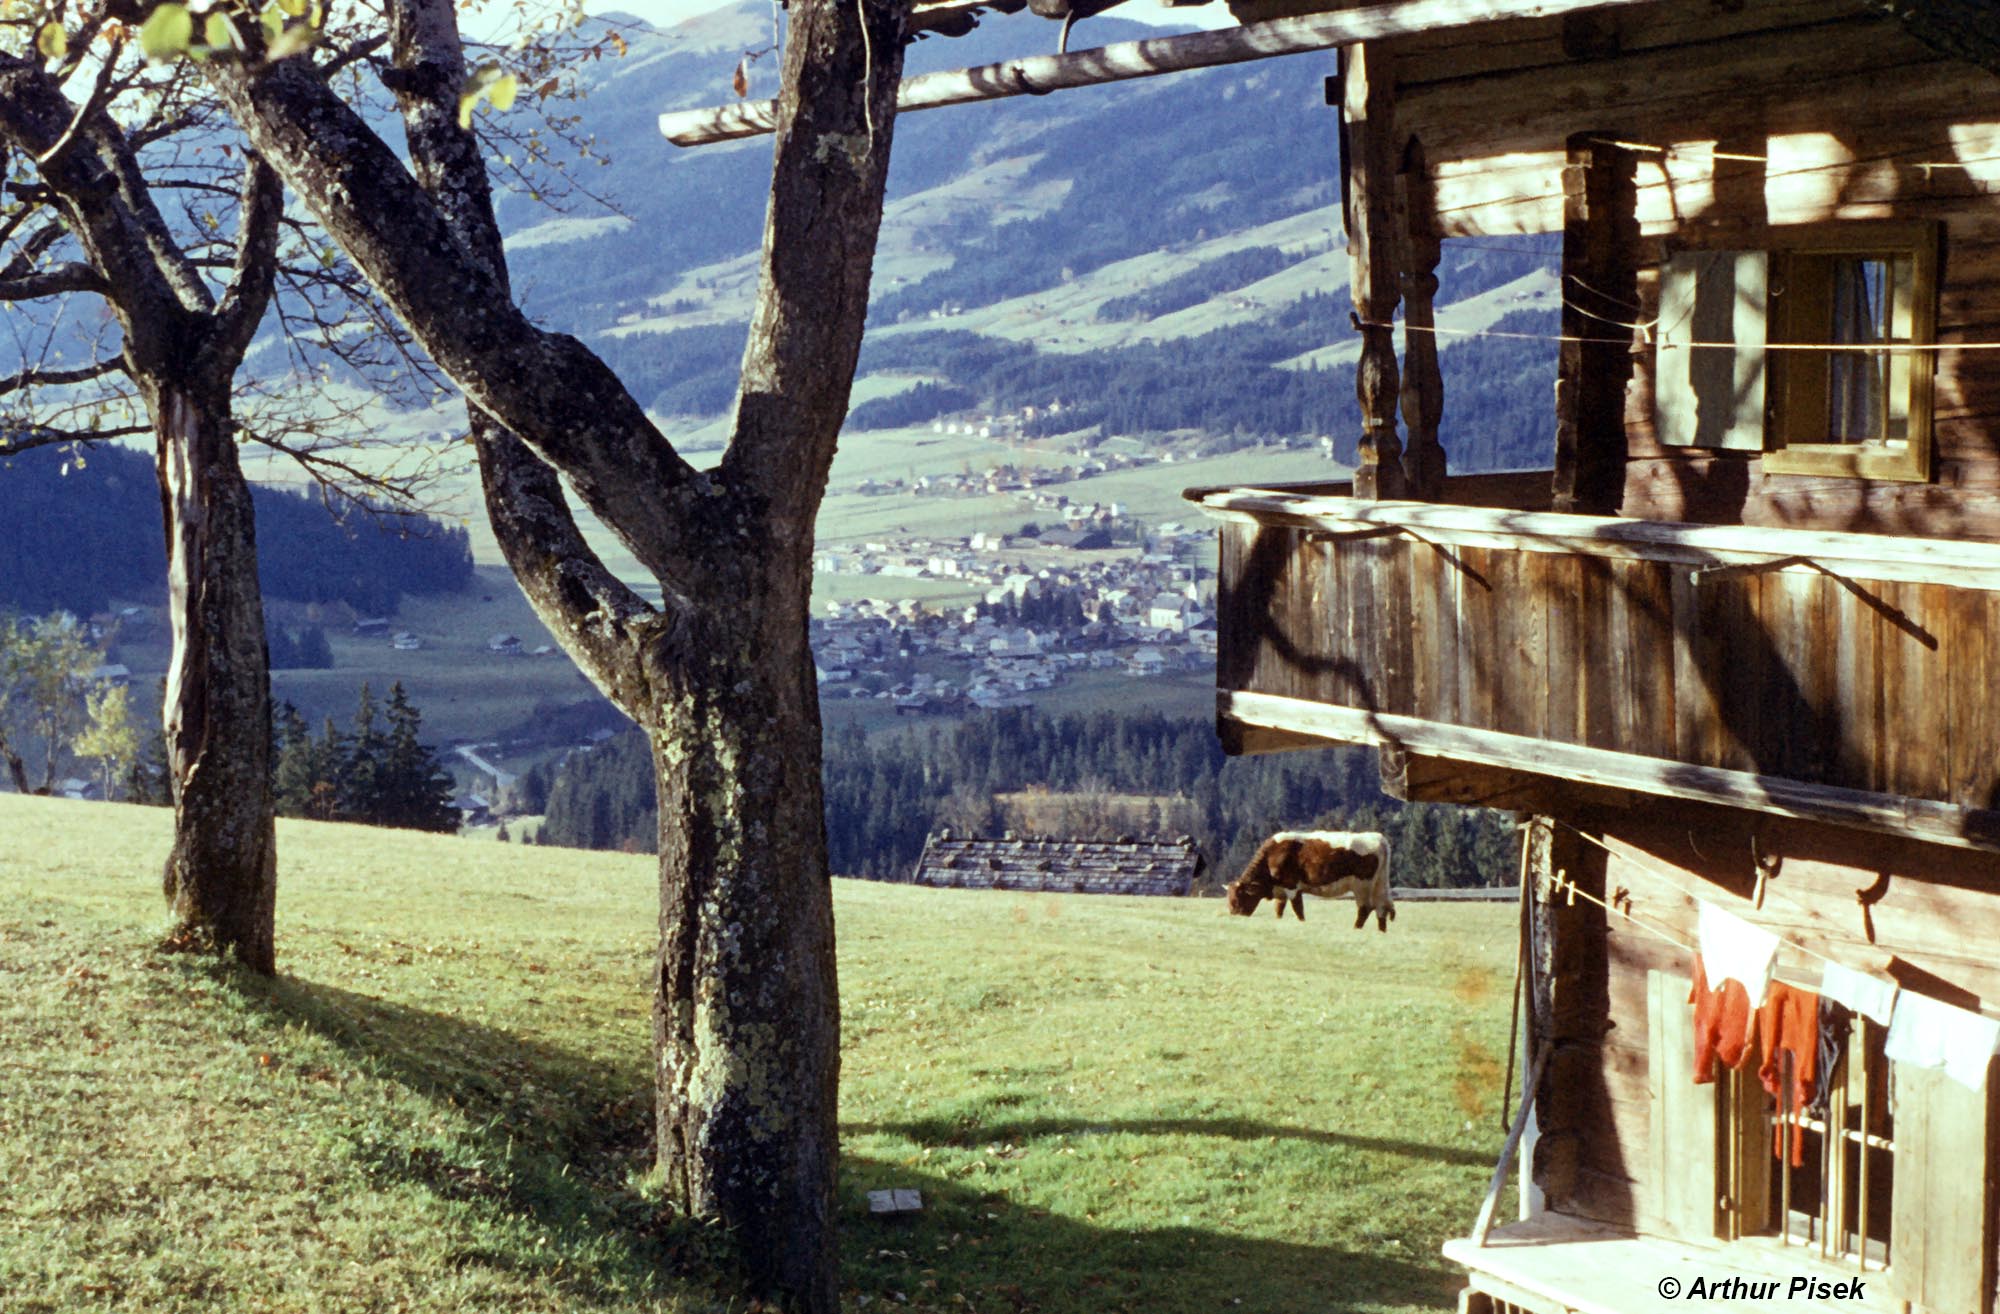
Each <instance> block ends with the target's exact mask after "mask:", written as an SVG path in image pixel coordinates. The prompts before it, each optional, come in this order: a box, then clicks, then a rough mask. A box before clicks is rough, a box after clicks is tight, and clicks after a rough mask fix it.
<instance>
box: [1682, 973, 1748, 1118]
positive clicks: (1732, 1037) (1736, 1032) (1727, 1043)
mask: <svg viewBox="0 0 2000 1314" xmlns="http://www.w3.org/2000/svg"><path fill="white" fill-rule="evenodd" d="M1688 1002H1689V1003H1691V1004H1693V1005H1694V1082H1695V1085H1697V1086H1706V1085H1707V1084H1708V1083H1710V1082H1712V1081H1714V1080H1715V1065H1716V1063H1717V1061H1720V1062H1721V1064H1722V1066H1723V1067H1725V1068H1730V1069H1732V1070H1733V1069H1736V1068H1740V1067H1742V1066H1743V1060H1744V1059H1745V1058H1746V1057H1747V1056H1748V1052H1749V1048H1750V1033H1751V1029H1752V1026H1753V1025H1754V1023H1755V1022H1756V1018H1755V1017H1754V1016H1753V1015H1752V1013H1751V1011H1750V992H1749V991H1748V990H1746V989H1744V988H1743V983H1742V982H1741V981H1738V980H1736V979H1735V978H1734V977H1731V978H1730V979H1729V980H1727V981H1724V982H1723V983H1722V988H1721V989H1719V990H1710V989H1709V988H1708V973H1707V972H1705V971H1703V970H1702V966H1701V955H1700V954H1696V955H1695V956H1694V989H1693V990H1692V991H1691V992H1690V993H1689V994H1688Z"/></svg>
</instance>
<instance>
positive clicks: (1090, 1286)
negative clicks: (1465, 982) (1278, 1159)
mask: <svg viewBox="0 0 2000 1314" xmlns="http://www.w3.org/2000/svg"><path fill="white" fill-rule="evenodd" d="M841 1182H842V1189H841V1216H840V1223H841V1238H842V1245H841V1250H842V1258H843V1261H844V1265H845V1267H844V1268H843V1271H842V1272H843V1281H844V1284H845V1285H846V1286H847V1287H848V1288H849V1289H850V1292H851V1293H866V1294H867V1295H869V1296H870V1297H871V1298H872V1299H873V1300H877V1301H879V1300H883V1299H885V1298H886V1299H887V1300H889V1301H891V1302H895V1303H892V1304H891V1305H889V1306H888V1308H890V1309H894V1308H896V1304H897V1303H900V1302H901V1300H902V1299H907V1300H908V1301H909V1302H910V1304H909V1307H910V1308H915V1309H935V1310H945V1309H952V1310H973V1311H977V1312H978V1314H1183V1312H1192V1311H1197V1310H1199V1311H1209V1310H1223V1311H1239V1310H1240V1311H1243V1312H1244V1314H1294V1312H1296V1314H1306V1312H1307V1311H1311V1312H1312V1314H1331V1312H1332V1311H1340V1310H1350V1309H1371V1310H1372V1309H1381V1308H1385V1307H1387V1308H1397V1307H1412V1306H1415V1307H1424V1306H1428V1307H1432V1308H1445V1309H1448V1308H1451V1307H1452V1306H1453V1305H1454V1304H1455V1302H1456V1299H1457V1292H1458V1289H1459V1288H1460V1287H1462V1286H1464V1280H1463V1278H1462V1276H1459V1275H1458V1274H1457V1272H1456V1270H1454V1269H1453V1268H1452V1266H1451V1265H1449V1264H1448V1263H1447V1262H1446V1261H1445V1260H1444V1259H1443V1258H1442V1257H1441V1256H1439V1255H1436V1254H1425V1253H1422V1252H1421V1251H1419V1250H1418V1249H1416V1248H1414V1247H1407V1248H1406V1249H1405V1253H1403V1254H1387V1253H1381V1251H1382V1250H1383V1249H1385V1248H1387V1246H1395V1245H1403V1244H1404V1243H1402V1242H1400V1241H1397V1240H1394V1239H1392V1240H1391V1241H1389V1242H1387V1243H1385V1242H1382V1241H1375V1240H1369V1239H1364V1238H1361V1237H1356V1238H1352V1243H1351V1246H1352V1248H1350V1247H1349V1246H1342V1245H1311V1244H1306V1243H1304V1242H1286V1241H1271V1240H1265V1239H1259V1238H1251V1237H1243V1236H1235V1235H1231V1234H1229V1233H1228V1232H1226V1231H1221V1230H1217V1229H1216V1228H1213V1227H1208V1226H1201V1225H1198V1224H1196V1223H1188V1224H1184V1225H1182V1226H1177V1227H1153V1228H1139V1229H1133V1228H1111V1227H1101V1226H1098V1225H1095V1224H1093V1223H1091V1222H1088V1221H1086V1220H1080V1219H1076V1218H1066V1217H1059V1216H1057V1215H1054V1214H1051V1213H1049V1212H1047V1211H1046V1210H1040V1209H1034V1208H1028V1207H1024V1206H1022V1205H1021V1204H1020V1203H1018V1202H1017V1201H1015V1200H1013V1199H1011V1198H1010V1197H1008V1196H1007V1195H1006V1194H1005V1193H1004V1192H997V1191H979V1190H975V1189H972V1188H971V1187H969V1186H967V1185H966V1184H965V1183H962V1182H952V1181H948V1180H946V1179H943V1178H940V1177H937V1176H935V1175H932V1174H928V1173H921V1172H913V1171H912V1170H911V1169H910V1168H909V1167H908V1166H907V1165H904V1164H900V1163H892V1162H885V1161H880V1160H874V1159H869V1158H866V1157H861V1156H855V1155H848V1156H844V1157H843V1159H842V1163H841ZM888 1186H896V1187H915V1188H916V1189H918V1190H919V1191H921V1192H922V1195H923V1204H924V1207H923V1209H922V1211H921V1212H919V1213H917V1214H915V1215H909V1216H899V1217H895V1218H889V1219H884V1218H877V1217H871V1216H870V1215H869V1213H868V1210H867V1203H866V1192H867V1191H868V1190H871V1189H878V1188H881V1187H888ZM1384 1224H1385V1228H1390V1229H1393V1220H1384ZM1301 1230H1304V1229H1303V1228H1302V1229H1301ZM1363 1246H1371V1247H1374V1249H1363V1248H1361V1247H1363ZM857 1300H858V1294H850V1296H849V1300H848V1303H847V1308H850V1309H851V1308H854V1307H855V1306H856V1302H857ZM873 1307H874V1306H873V1305H871V1306H870V1308H873Z"/></svg>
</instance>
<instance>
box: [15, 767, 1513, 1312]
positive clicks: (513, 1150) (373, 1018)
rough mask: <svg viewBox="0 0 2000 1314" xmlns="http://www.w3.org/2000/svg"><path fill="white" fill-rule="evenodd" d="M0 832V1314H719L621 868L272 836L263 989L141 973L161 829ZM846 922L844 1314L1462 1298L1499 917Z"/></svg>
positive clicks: (902, 905)
mask: <svg viewBox="0 0 2000 1314" xmlns="http://www.w3.org/2000/svg"><path fill="white" fill-rule="evenodd" d="M0 835H4V836H5V838H6V843H5V845H4V846H0V1035H4V1037H5V1038H6V1045H5V1048H4V1050H0V1179H4V1181H5V1182H6V1188H5V1190H4V1191H0V1309H6V1310H8V1311H10V1312H11V1311H16V1310H19V1311H24V1312H32V1314H44V1312H47V1314H53V1312H54V1311H62V1312H63V1314H68V1312H69V1311H75V1310H100V1309H102V1310H114V1309H115V1310H147V1311H154V1310H169V1311H171V1310H217V1311H220V1310H232V1311H233V1310H260V1311H262V1310H272V1311H289V1310H299V1311H306V1310H312V1311H348V1310H355V1311H375V1310H382V1311H389V1310H415V1311H457V1310H550V1311H555V1310H612V1311H641V1310H686V1311H690V1312H692V1311H706V1310H711V1309H714V1310H721V1309H728V1308H732V1307H733V1308H736V1309H741V1308H742V1304H741V1302H740V1301H739V1302H732V1301H731V1299H730V1297H729V1295H728V1292H727V1289H726V1286H725V1285H721V1284H719V1280H718V1278H717V1275H716V1274H714V1273H713V1272H712V1270H711V1269H710V1268H709V1267H708V1263H709V1256H711V1255H712V1254H713V1250H712V1247H710V1246H709V1245H708V1238H707V1237H705V1236H704V1234H703V1233H702V1231H701V1230H700V1229H698V1228H691V1227H688V1226H686V1225H683V1224H679V1223H677V1222H675V1221H673V1220H671V1219H668V1218H665V1217H663V1216H662V1214H661V1212H660V1210H659V1209H658V1208H657V1206H656V1205H655V1204H654V1203H653V1202H652V1201H651V1200H650V1199H649V1196H648V1193H647V1191H646V1189H645V1169H646V1166H647V1147H646V1138H647V1131H648V1096H647V1074H648V1069H649V1061H648V1054H647V1044H648V1042H647V1035H648V1026H647V1003H648V1001H647V995H646V988H647V985H646V982H647V976H648V962H649V956H650V952H651V947H652V940H653V929H652V928H653V923H654V906H655V905H654V877H653V871H652V869H651V866H650V864H649V862H648V861H647V860H645V859H643V858H630V857H623V856H619V855H609V854H586V853H573V852H564V851H558V850H547V849H537V848H523V847H520V846H515V845H499V844H471V843H468V842H461V841H454V840H450V839H441V838H434V837H424V836H414V835H405V834H397V833H392V832H387V831H370V830H363V829H357V828H349V827H338V826H323V825H314V824H309V823H291V822H287V823H283V824H282V825H281V830H280V845H281V850H282V853H283V859H282V875H281V882H280V892H279V909H280V925H279V945H278V949H279V958H280V965H281V969H282V972H283V975H282V976H281V977H280V979H279V980H278V981H276V982H274V983H259V982H252V981H245V980H242V979H239V978H236V977H233V976H229V975H226V974H221V973H217V972H213V971H210V970H207V969H205V968H203V967H201V966H200V965H199V964H197V963H195V962H192V961H190V960H188V959H185V958H178V957H172V956H166V955H162V954H160V953H158V952H157V951H156V950H155V949H154V947H153V942H154V940H155V938H156V936H157V933H158V930H159V928H160V926H161V922H162V917H161V908H160V903H159V896H158V893H157V890H158V884H157V872H158V866H159V861H160V858H161V856H162V853H163V849H164V839H165V835H166V817H165V814H163V813H159V812H153V811H147V810H143V809H134V808H123V807H115V806H106V805H87V804H74V803H64V802H56V801H48V800H39V799H20V798H16V797H13V796H5V797H0ZM837 910H838V915H839V919H840V940H841V973H842V993H843V999H844V1003H845V1036H844V1049H845V1068H844V1074H843V1107H842V1121H843V1126H844V1136H845V1149H846V1156H847V1157H846V1162H845V1167H844V1170H843V1179H842V1184H841V1197H840V1198H841V1209H842V1213H841V1227H842V1241H843V1250H844V1255H845V1270H844V1275H845V1277H844V1280H845V1283H846V1285H847V1287H848V1289H849V1290H848V1296H847V1304H848V1306H849V1308H854V1309H859V1308H870V1309H873V1308H877V1307H884V1308H886V1307H892V1306H901V1307H904V1308H910V1309H918V1310H940V1311H942V1310H966V1309H971V1310H982V1311H988V1310H990V1311H995V1312H996V1314H1000V1312H1004V1311H1016V1310H1038V1311H1048V1312H1050V1314H1055V1312H1058V1311H1062V1312H1072V1311H1073V1312H1074V1314H1086V1312H1090V1314H1095V1312H1096V1311H1107V1310H1131V1311H1146V1312H1147V1314H1154V1312H1161V1314H1177V1312H1178V1311H1195V1310H1213V1309H1245V1310H1268V1311H1293V1310H1298V1311H1307V1310H1315V1311H1317V1310H1336V1309H1365V1310H1376V1309H1384V1310H1401V1309H1420V1308H1447V1307H1449V1306H1450V1304H1451V1300H1452V1291H1453V1289H1454V1287H1455V1285H1456V1284H1455V1282H1454V1281H1453V1279H1452V1277H1451V1275H1450V1273H1449V1271H1448V1268H1447V1266H1446V1265H1445V1264H1444V1263H1443V1261H1442V1260H1441V1259H1440V1258H1438V1255H1437V1247H1438V1244H1439V1243H1440V1242H1441V1241H1442V1240H1443V1239H1444V1238H1445V1237H1446V1236H1448V1235H1451V1234H1452V1233H1454V1232H1457V1231H1461V1230H1463V1228H1464V1227H1465V1226H1466V1224H1467V1222H1468V1220H1469V1218H1470V1216H1471V1213H1472V1212H1473V1210H1474V1209H1475V1208H1476V1206H1477V1202H1478V1193H1479V1190H1480V1188H1481V1186H1482V1185H1483V1181H1484V1177H1485V1175H1486V1172H1487V1167H1488V1165H1489V1164H1490V1157H1491V1152H1492V1149H1493V1147H1494V1145H1495V1143H1496V1142H1497V1139H1498V1136H1497V1133H1496V1131H1495V1128H1494V1122H1495V1119H1496V1117H1497V1108H1496V1106H1497V1103H1498V1100H1499V1085H1500V1078H1499V1074H1498V1072H1497V1071H1496V1070H1495V1069H1496V1067H1497V1064H1498V1061H1499V1060H1500V1059H1501V1058H1503V1057H1504V1046H1505V1013H1506V1007H1507V1000H1506V994H1507V986H1508V980H1509V976H1508V974H1509V972H1510V970H1511V948H1512V942H1513V935H1512V912H1511V910H1510V909H1505V908H1494V907H1483V908H1455V907H1440V906H1437V905H1406V906H1405V907H1404V909H1403V910H1402V916H1401V918H1400V919H1399V920H1398V921H1397V922H1396V923H1395V924H1394V925H1393V927H1392V928H1391V931H1390V933H1389V934H1387V935H1378V934H1377V933H1376V932H1375V931H1374V930H1373V929H1372V928H1371V929H1370V930H1368V931H1366V932H1355V931H1352V930H1351V929H1349V927H1350V925H1351V921H1350V919H1348V918H1346V917H1343V916H1341V915H1340V913H1339V910H1338V909H1337V908H1335V909H1328V910H1325V911H1322V910H1321V909H1317V908H1315V909H1313V910H1311V914H1309V915H1312V917H1313V919H1312V920H1311V921H1309V922H1307V923H1305V924H1304V925H1300V924H1299V923H1297V922H1293V921H1286V922H1283V923H1279V922H1277V921H1275V920H1271V919H1265V918H1258V919H1251V920H1242V919H1229V918H1224V917H1221V916H1220V915H1219V905H1217V904H1216V903H1213V902H1180V901H1166V900H1150V901H1149V900H1124V899H1102V898H1099V899H1091V898H1087V897H1054V896H1040V895H1037V896H1026V895H1012V894H992V893H971V892H950V891H924V890H914V889H908V888H903V887H896V886H883V885H870V884H863V883H858V882H841V883H840V886H839V888H838V891H837ZM879 1186H911V1187H916V1188H918V1189H920V1190H921V1191H923V1193H924V1199H925V1205H926V1208H925V1210H924V1212H923V1213H922V1214H921V1215H920V1216H918V1217H916V1218H914V1219H910V1220H900V1221H893V1222H884V1221H880V1220H874V1219H871V1218H870V1217H869V1216H868V1214H867V1211H866V1203H865V1192H866V1191H867V1190H868V1189H870V1188H873V1187H879ZM1237 1302H1240V1303H1237Z"/></svg>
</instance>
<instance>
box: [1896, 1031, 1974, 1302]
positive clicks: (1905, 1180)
mask: <svg viewBox="0 0 2000 1314" xmlns="http://www.w3.org/2000/svg"><path fill="white" fill-rule="evenodd" d="M1895 1077H1896V1137H1895V1139H1896V1178H1895V1184H1894V1187H1893V1188H1892V1189H1893V1192H1894V1195H1893V1198H1892V1203H1891V1211H1890V1214H1891V1219H1892V1222H1891V1224H1890V1226H1891V1231H1890V1234H1889V1245H1890V1249H1889V1282H1890V1286H1891V1288H1892V1289H1893V1290H1894V1291H1895V1293H1896V1295H1897V1296H1899V1297H1901V1298H1902V1299H1904V1300H1907V1301H1909V1302H1910V1303H1911V1304H1912V1305H1914V1306H1916V1307H1917V1308H1919V1309H1922V1310H1927V1311H1931V1312H1932V1314H1975V1312H1976V1311H1981V1310H1985V1309H1986V1308H1987V1302H1988V1301H1989V1300H1990V1299H1991V1298H1992V1297H1991V1292H1992V1289H1993V1245H1992V1243H1991V1239H1990V1236H1989V1233H1988V1231H1987V1219H1988V1192H1989V1189H1990V1188H1989V1185H1988V1183H1989V1182H1990V1181H1991V1177H1992V1174H1991V1172H1990V1171H1989V1162H1990V1160H1989V1158H1988V1152H1989V1138H1990V1137H1991V1135H1992V1126H1991V1122H1990V1119H1989V1118H1988V1114H1987V1110H1988V1107H1989V1102H1988V1090H1989V1089H1991V1087H1992V1084H1993V1083H1992V1079H1991V1073H1990V1072H1989V1073H1988V1080H1987V1089H1982V1090H1968V1089H1966V1087H1964V1086H1963V1085H1961V1084H1960V1083H1958V1082H1956V1081H1954V1080H1952V1079H1951V1078H1950V1077H1948V1076H1946V1075H1945V1074H1944V1073H1943V1072H1941V1071H1937V1070H1934V1069H1930V1068H1919V1067H1913V1066H1911V1065H1910V1064H1907V1063H1898V1064H1896V1067H1895Z"/></svg>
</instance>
